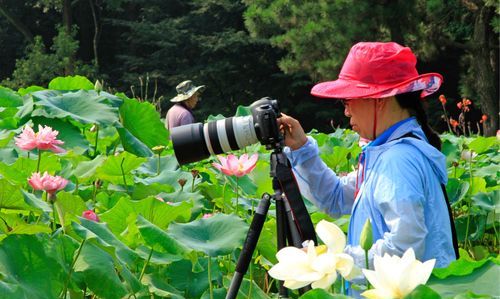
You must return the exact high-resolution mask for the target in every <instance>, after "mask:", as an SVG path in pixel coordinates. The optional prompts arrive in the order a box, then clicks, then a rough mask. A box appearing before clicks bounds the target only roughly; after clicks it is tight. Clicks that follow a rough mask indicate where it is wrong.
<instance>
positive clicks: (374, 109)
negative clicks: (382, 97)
mask: <svg viewBox="0 0 500 299" xmlns="http://www.w3.org/2000/svg"><path fill="white" fill-rule="evenodd" d="M375 138H377V99H374V101H373V138H372V140H375Z"/></svg>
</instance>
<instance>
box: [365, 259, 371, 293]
mask: <svg viewBox="0 0 500 299" xmlns="http://www.w3.org/2000/svg"><path fill="white" fill-rule="evenodd" d="M365 267H366V270H369V269H370V263H369V262H368V250H365ZM370 287H371V286H370V282H369V281H368V278H367V279H366V288H367V289H368V290H369V289H370Z"/></svg>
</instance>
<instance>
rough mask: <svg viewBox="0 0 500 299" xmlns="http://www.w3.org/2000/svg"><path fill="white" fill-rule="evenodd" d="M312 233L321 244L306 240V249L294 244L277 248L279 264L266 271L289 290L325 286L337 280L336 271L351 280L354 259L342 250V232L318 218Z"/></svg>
mask: <svg viewBox="0 0 500 299" xmlns="http://www.w3.org/2000/svg"><path fill="white" fill-rule="evenodd" d="M316 233H317V234H318V236H319V238H320V239H321V240H322V241H323V242H324V243H325V245H320V246H316V247H315V246H314V242H313V241H307V252H306V251H304V250H302V249H299V248H296V247H285V248H283V249H281V250H280V251H278V253H277V254H276V257H277V258H278V261H279V263H278V264H276V265H274V266H273V267H272V268H271V270H269V275H271V276H272V277H273V278H276V279H279V280H282V281H284V282H285V283H284V286H285V287H287V288H289V289H298V288H302V287H304V286H306V285H309V284H311V286H312V287H313V288H323V289H326V288H328V287H330V286H331V285H332V284H333V283H334V282H335V280H336V279H337V272H339V273H340V274H341V275H342V276H343V277H344V278H346V279H351V277H353V276H352V274H353V273H354V272H356V271H353V270H354V260H353V258H352V257H351V256H350V255H347V254H345V253H343V250H344V247H345V245H346V239H345V235H344V233H343V232H342V230H341V229H340V228H339V227H338V226H336V225H335V224H333V223H330V222H327V221H325V220H321V221H320V222H319V223H318V224H317V225H316Z"/></svg>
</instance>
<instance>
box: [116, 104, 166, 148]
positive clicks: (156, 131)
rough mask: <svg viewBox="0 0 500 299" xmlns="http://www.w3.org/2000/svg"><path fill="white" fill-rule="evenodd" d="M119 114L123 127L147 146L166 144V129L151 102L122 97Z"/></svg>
mask: <svg viewBox="0 0 500 299" xmlns="http://www.w3.org/2000/svg"><path fill="white" fill-rule="evenodd" d="M120 116H121V120H122V124H123V127H124V128H125V129H127V131H128V132H130V133H131V134H132V135H134V136H135V137H136V138H137V139H139V140H140V141H141V142H142V143H144V144H145V145H146V146H148V147H149V148H153V147H155V146H157V145H167V144H168V142H169V139H168V131H167V129H166V128H165V125H164V124H163V123H162V121H161V120H160V115H159V114H158V112H157V111H156V109H155V107H154V106H153V105H151V103H148V102H142V103H141V102H139V101H137V100H135V99H124V100H123V105H121V106H120Z"/></svg>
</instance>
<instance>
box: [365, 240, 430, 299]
mask: <svg viewBox="0 0 500 299" xmlns="http://www.w3.org/2000/svg"><path fill="white" fill-rule="evenodd" d="M435 263H436V260H435V259H432V260H428V261H427V262H425V263H422V262H420V261H418V260H417V259H415V252H414V251H413V249H412V248H411V247H410V248H409V249H408V250H407V251H406V252H405V253H404V254H403V257H401V258H400V257H399V256H396V255H393V256H390V255H388V254H387V253H386V254H385V255H384V257H380V256H378V255H376V256H375V258H374V261H373V265H374V267H375V271H373V270H366V269H363V270H362V271H363V274H364V275H365V277H366V278H367V279H368V281H369V282H370V283H371V285H372V286H373V289H371V290H368V291H365V292H363V293H362V294H361V295H362V296H364V297H366V298H369V299H376V298H403V297H404V296H406V295H408V294H409V293H411V292H412V291H413V289H415V288H416V287H417V286H418V285H420V284H425V283H426V282H427V280H428V279H429V276H430V275H431V273H432V269H433V268H434V264H435Z"/></svg>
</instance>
